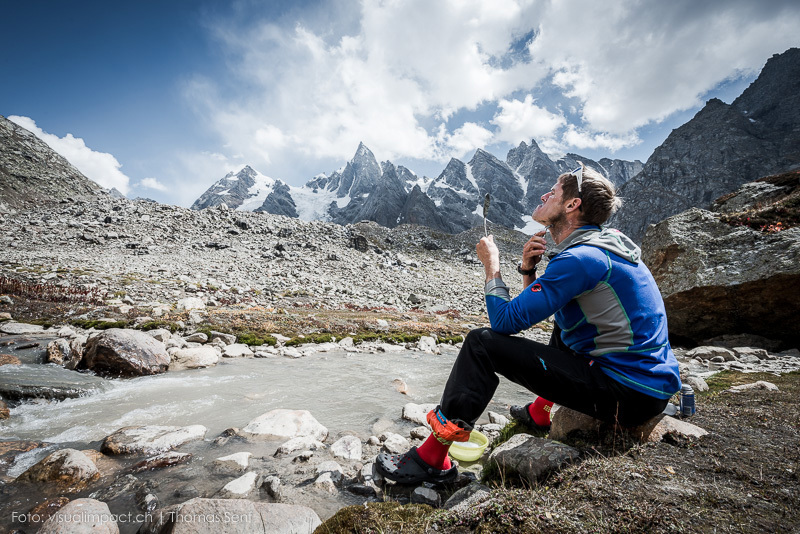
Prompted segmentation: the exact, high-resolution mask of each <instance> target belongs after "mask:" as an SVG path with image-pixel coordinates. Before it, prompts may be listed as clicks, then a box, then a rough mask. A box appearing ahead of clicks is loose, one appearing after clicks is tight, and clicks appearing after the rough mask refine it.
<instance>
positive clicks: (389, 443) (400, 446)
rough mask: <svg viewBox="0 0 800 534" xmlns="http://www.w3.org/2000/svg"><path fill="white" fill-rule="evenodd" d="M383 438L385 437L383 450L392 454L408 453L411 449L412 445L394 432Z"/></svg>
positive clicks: (385, 434)
mask: <svg viewBox="0 0 800 534" xmlns="http://www.w3.org/2000/svg"><path fill="white" fill-rule="evenodd" d="M382 437H385V439H384V441H383V448H384V449H386V451H388V452H390V453H392V454H400V453H402V452H406V451H408V449H410V448H411V444H410V443H409V442H408V440H407V439H406V438H404V437H403V436H401V435H400V434H395V433H394V432H385V433H384V435H383V436H382Z"/></svg>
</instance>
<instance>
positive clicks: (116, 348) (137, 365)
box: [80, 328, 170, 376]
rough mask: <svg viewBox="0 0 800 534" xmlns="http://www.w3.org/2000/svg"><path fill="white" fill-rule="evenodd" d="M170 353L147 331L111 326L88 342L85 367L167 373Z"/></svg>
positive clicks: (117, 373) (107, 371)
mask: <svg viewBox="0 0 800 534" xmlns="http://www.w3.org/2000/svg"><path fill="white" fill-rule="evenodd" d="M169 364H170V356H169V354H168V353H167V349H166V347H165V346H164V344H163V343H162V342H160V341H158V340H156V339H154V338H153V337H151V336H149V335H147V334H146V333H145V332H140V331H138V330H129V329H122V328H110V329H108V330H106V331H104V332H103V333H101V334H99V335H97V336H95V337H93V338H91V339H90V340H89V341H87V342H86V350H85V352H84V356H83V360H82V361H81V365H80V366H81V367H82V368H85V369H91V370H93V371H95V372H97V373H98V374H103V375H110V376H143V375H154V374H159V373H163V372H165V371H166V370H167V369H168V368H169Z"/></svg>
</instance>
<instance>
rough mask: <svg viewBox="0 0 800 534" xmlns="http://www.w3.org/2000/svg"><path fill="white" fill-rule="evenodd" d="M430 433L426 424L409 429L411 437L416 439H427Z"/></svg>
mask: <svg viewBox="0 0 800 534" xmlns="http://www.w3.org/2000/svg"><path fill="white" fill-rule="evenodd" d="M430 435H431V429H430V428H428V427H427V426H418V427H414V428H412V429H411V437H412V438H416V439H427V437H428V436H430Z"/></svg>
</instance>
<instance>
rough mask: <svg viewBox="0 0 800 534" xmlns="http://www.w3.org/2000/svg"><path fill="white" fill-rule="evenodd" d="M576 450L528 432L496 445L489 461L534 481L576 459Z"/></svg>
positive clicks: (506, 470) (577, 455) (578, 454)
mask: <svg viewBox="0 0 800 534" xmlns="http://www.w3.org/2000/svg"><path fill="white" fill-rule="evenodd" d="M579 456H580V452H578V450H577V449H574V448H572V447H569V446H567V445H564V444H563V443H558V442H557V441H552V440H549V439H544V438H537V437H534V436H530V435H528V434H516V435H514V436H512V437H511V439H509V440H508V441H506V442H505V443H503V444H501V445H500V446H498V447H497V448H495V449H494V450H493V451H492V453H491V454H490V455H489V461H490V462H494V463H496V464H497V466H498V468H499V469H500V471H501V472H505V473H507V474H510V473H516V474H518V475H519V476H520V477H522V478H523V479H525V480H527V481H528V482H529V483H531V484H533V483H535V482H536V481H538V480H539V479H541V478H543V477H544V476H546V475H547V474H548V473H550V472H552V471H554V470H556V469H559V468H560V467H562V466H564V465H566V464H568V463H570V462H572V461H574V460H577V459H578V457H579Z"/></svg>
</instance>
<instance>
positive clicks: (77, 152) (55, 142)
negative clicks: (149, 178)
mask: <svg viewBox="0 0 800 534" xmlns="http://www.w3.org/2000/svg"><path fill="white" fill-rule="evenodd" d="M8 120H10V121H11V122H14V123H16V124H18V125H20V126H22V127H23V128H25V129H26V130H28V131H30V132H31V133H33V134H34V135H36V137H38V138H39V139H41V140H42V141H44V142H45V143H47V145H48V146H49V147H50V148H52V149H53V150H55V151H56V152H57V153H59V154H60V155H61V156H63V157H64V158H65V159H66V160H67V161H69V162H70V163H72V164H73V165H74V166H75V167H76V168H77V169H78V170H79V171H81V173H83V174H84V175H85V176H86V177H87V178H89V179H91V180H93V181H95V182H97V183H98V184H99V185H101V186H102V187H105V188H106V189H111V188H112V187H115V188H116V189H117V190H118V191H119V192H120V193H122V194H123V195H127V194H128V192H129V191H130V187H129V185H128V184H129V182H130V179H129V178H128V177H127V176H125V174H123V173H122V171H120V168H121V167H122V165H121V164H120V162H119V161H117V158H115V157H114V156H112V155H111V154H109V153H107V152H96V151H94V150H92V149H91V148H89V147H87V146H86V143H85V142H84V141H83V139H81V138H80V137H74V136H73V135H72V134H67V135H65V136H64V137H58V136H57V135H54V134H50V133H47V132H45V131H43V130H42V129H41V128H39V127H38V126H37V125H36V122H35V121H34V120H33V119H31V118H29V117H20V116H17V115H11V116H9V117H8Z"/></svg>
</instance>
